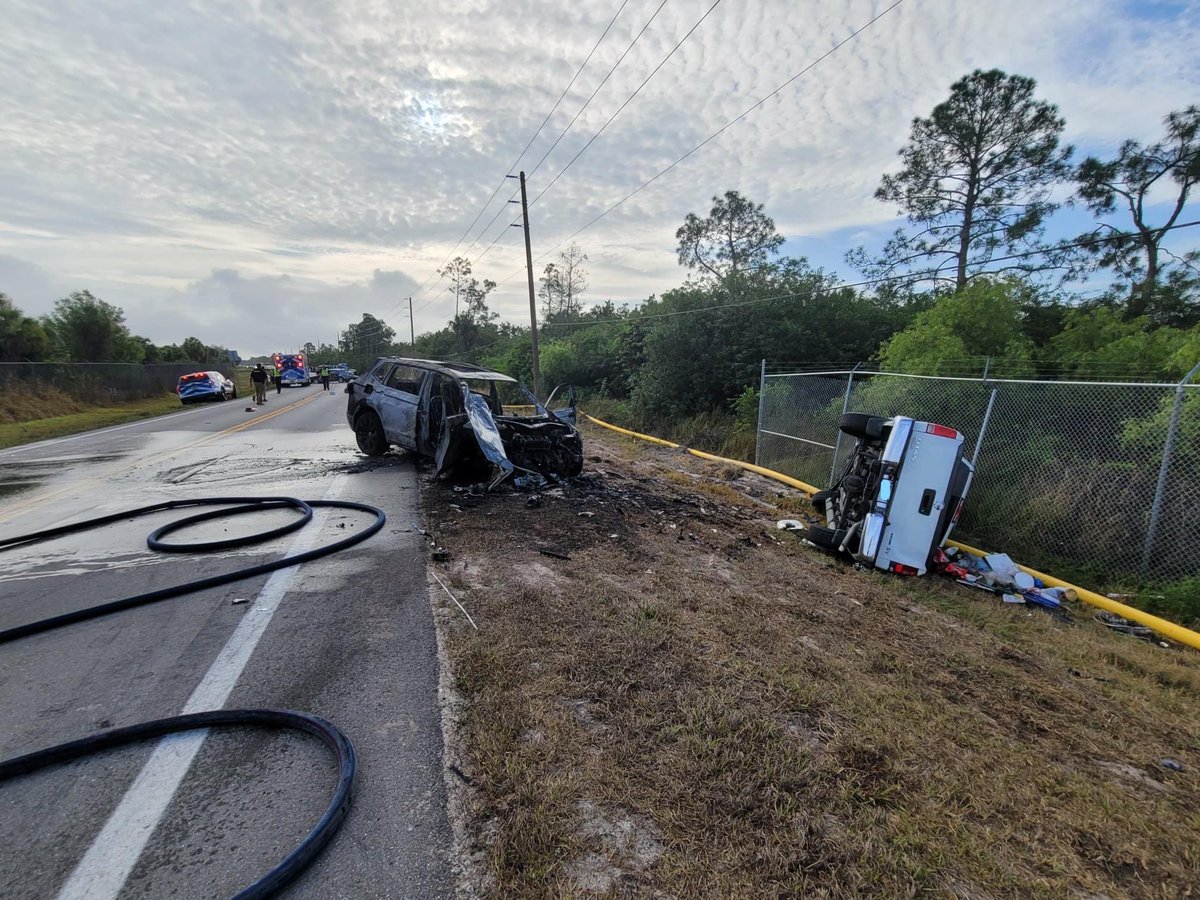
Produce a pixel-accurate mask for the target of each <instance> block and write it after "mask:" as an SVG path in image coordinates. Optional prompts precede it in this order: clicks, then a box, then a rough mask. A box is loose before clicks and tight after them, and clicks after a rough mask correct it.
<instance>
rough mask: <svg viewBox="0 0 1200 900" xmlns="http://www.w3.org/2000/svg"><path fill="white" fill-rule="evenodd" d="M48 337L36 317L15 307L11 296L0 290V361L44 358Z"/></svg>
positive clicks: (30, 360)
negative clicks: (33, 317) (31, 316)
mask: <svg viewBox="0 0 1200 900" xmlns="http://www.w3.org/2000/svg"><path fill="white" fill-rule="evenodd" d="M49 350H50V339H49V338H48V337H47V335H46V331H45V329H44V328H42V326H41V325H40V324H38V321H37V319H32V318H30V317H29V316H27V315H25V314H24V313H22V312H21V311H20V310H19V309H17V307H16V305H15V304H14V303H13V302H12V298H11V297H9V296H8V295H7V294H5V293H2V292H0V362H22V361H29V362H36V361H38V360H42V359H45V358H46V354H47V353H48V352H49Z"/></svg>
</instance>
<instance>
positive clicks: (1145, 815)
mask: <svg viewBox="0 0 1200 900" xmlns="http://www.w3.org/2000/svg"><path fill="white" fill-rule="evenodd" d="M585 442H586V444H585V445H586V448H587V453H588V461H587V463H586V464H585V470H584V476H583V477H582V478H581V479H577V480H576V482H575V483H574V484H573V485H570V486H567V487H566V488H565V489H557V488H556V489H554V490H550V491H545V492H543V493H542V495H541V497H540V499H539V501H538V502H536V503H533V504H530V503H529V502H528V495H523V494H517V493H507V494H503V493H502V494H495V495H487V496H485V497H483V498H482V499H477V498H475V497H474V496H473V495H472V494H470V493H468V492H465V491H457V492H456V491H453V490H452V489H451V487H450V486H449V485H447V484H445V483H440V482H429V483H427V485H426V487H425V489H424V503H423V505H424V507H425V510H426V515H427V521H426V523H425V524H426V528H427V529H428V531H429V533H430V540H431V542H433V544H434V545H440V546H442V547H444V548H445V550H447V551H448V553H449V561H448V562H444V563H431V569H432V570H433V571H434V572H435V573H437V574H438V576H439V577H440V578H441V579H442V581H443V582H445V583H446V584H447V585H448V586H449V588H450V589H451V590H452V591H453V592H454V594H455V596H456V597H457V598H458V599H459V600H460V601H461V602H462V604H463V605H464V606H465V607H466V609H467V610H468V611H469V612H470V614H471V616H472V617H473V618H474V620H475V622H476V623H477V625H478V630H476V629H475V628H473V627H471V625H470V624H468V623H467V622H466V620H465V618H464V616H463V615H462V613H461V612H459V610H458V609H457V608H456V607H455V606H454V605H453V604H452V603H451V602H450V601H449V599H448V598H447V597H446V596H445V594H444V593H443V592H442V589H441V588H440V587H439V586H437V585H434V590H435V592H436V594H437V596H438V598H439V599H438V601H437V608H438V618H439V622H440V628H441V631H442V642H443V645H444V647H445V651H446V658H447V660H448V662H449V663H450V671H451V673H452V674H451V675H450V676H449V681H448V684H447V687H448V689H449V690H450V693H449V694H448V699H449V706H448V720H449V721H450V722H451V723H453V724H452V727H451V729H450V731H449V736H448V740H447V752H448V756H449V761H450V763H451V764H452V765H453V768H452V769H451V772H452V773H453V777H452V782H453V785H454V788H453V790H452V809H454V810H456V811H457V812H456V815H455V821H456V822H457V824H458V826H459V828H460V834H461V835H462V848H461V849H462V855H463V857H465V858H468V859H470V860H472V861H473V862H472V865H470V866H469V867H468V871H469V873H470V874H469V876H468V877H469V879H470V880H471V881H472V882H473V884H474V886H475V889H476V890H477V891H478V893H480V894H482V895H485V896H505V897H509V896H520V897H561V896H581V895H597V894H599V895H606V896H644V897H669V896H674V897H695V896H713V897H780V896H789V897H859V896H864V895H870V896H882V897H912V896H918V895H921V896H937V897H971V898H974V897H979V898H987V897H1047V898H1049V897H1091V898H1098V897H1109V898H1118V897H1184V896H1195V895H1196V890H1197V887H1198V886H1200V813H1198V812H1197V809H1198V807H1197V804H1196V797H1197V792H1198V788H1200V654H1197V653H1196V652H1194V651H1192V650H1189V649H1187V648H1180V647H1170V648H1163V647H1161V646H1159V645H1158V644H1156V643H1152V642H1148V641H1141V640H1137V639H1134V638H1130V637H1126V636H1121V635H1115V634H1112V633H1110V632H1108V631H1107V630H1105V629H1104V628H1103V627H1101V626H1100V625H1099V624H1098V623H1096V622H1094V621H1092V616H1091V610H1090V609H1089V608H1087V607H1076V608H1074V609H1073V610H1072V611H1071V612H1072V615H1073V617H1074V621H1073V622H1072V623H1066V622H1063V621H1059V620H1057V619H1054V618H1051V617H1049V616H1048V615H1046V614H1044V613H1043V612H1041V611H1040V610H1036V609H1030V608H1026V607H1014V606H1008V605H1005V604H1003V603H1001V602H999V601H998V600H997V599H996V598H995V597H992V596H990V595H986V594H983V593H981V592H973V591H971V590H970V589H968V588H964V587H960V586H958V585H956V584H954V583H953V582H950V581H949V580H946V579H941V578H938V577H925V578H920V579H901V578H898V577H893V576H887V575H884V574H883V573H879V572H875V571H859V570H856V569H855V568H854V567H853V566H851V565H849V564H847V563H845V562H843V561H841V560H839V559H836V558H834V557H831V556H829V555H826V554H823V553H820V552H818V551H816V550H814V549H813V548H811V547H807V546H805V545H803V544H802V543H801V542H800V541H799V540H798V539H796V537H795V536H794V535H793V534H792V533H788V532H780V531H779V530H777V529H776V527H775V520H776V519H778V518H781V517H783V516H785V515H788V516H794V515H796V514H797V512H799V511H800V510H802V509H803V504H797V503H795V502H794V500H793V497H792V495H791V494H790V493H787V492H781V490H780V486H779V485H776V484H774V483H772V482H768V481H766V480H763V479H759V478H758V477H757V476H753V475H744V474H740V473H739V472H738V471H737V470H733V469H731V468H730V467H727V466H721V465H718V464H710V463H705V462H702V461H700V460H697V459H695V458H693V457H690V456H687V455H682V454H679V453H675V452H672V451H670V450H665V449H662V448H656V447H649V446H648V445H645V444H640V443H639V444H634V443H631V442H627V441H625V440H624V439H621V438H619V437H615V436H612V435H610V434H608V433H602V432H599V431H598V430H597V429H594V428H587V429H585ZM784 510H787V511H786V512H785V511H784ZM545 550H549V551H550V555H547V554H546V553H545V552H543V551H545ZM564 557H565V558H564Z"/></svg>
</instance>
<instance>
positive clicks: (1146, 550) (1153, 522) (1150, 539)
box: [1142, 363, 1200, 575]
mask: <svg viewBox="0 0 1200 900" xmlns="http://www.w3.org/2000/svg"><path fill="white" fill-rule="evenodd" d="M1197 372H1200V363H1196V365H1194V366H1192V370H1191V371H1190V372H1188V373H1187V374H1186V375H1184V376H1183V381H1181V382H1179V384H1178V385H1177V386H1176V387H1175V405H1174V407H1173V408H1172V409H1171V423H1170V424H1169V425H1168V426H1167V439H1166V441H1164V442H1163V458H1162V465H1160V466H1159V467H1158V486H1157V487H1156V488H1155V489H1154V504H1153V505H1152V506H1151V507H1150V526H1149V527H1148V528H1147V529H1146V543H1145V544H1143V545H1142V574H1143V575H1144V574H1146V573H1147V572H1149V571H1150V556H1151V554H1153V553H1154V538H1155V537H1156V536H1157V534H1158V517H1159V514H1160V513H1161V512H1162V502H1163V494H1165V493H1166V492H1167V472H1168V471H1169V470H1170V468H1171V451H1172V450H1173V449H1174V448H1175V432H1176V430H1177V429H1178V428H1179V413H1180V411H1181V410H1182V409H1183V394H1184V390H1183V389H1184V387H1185V386H1186V385H1187V383H1188V382H1189V381H1191V380H1192V379H1193V378H1194V377H1195V375H1196V373H1197Z"/></svg>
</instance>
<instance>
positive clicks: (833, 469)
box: [829, 362, 862, 487]
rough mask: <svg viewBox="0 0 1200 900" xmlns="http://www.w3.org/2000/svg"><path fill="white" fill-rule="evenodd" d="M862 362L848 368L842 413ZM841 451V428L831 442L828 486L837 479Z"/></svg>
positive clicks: (847, 409)
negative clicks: (848, 373) (831, 454)
mask: <svg viewBox="0 0 1200 900" xmlns="http://www.w3.org/2000/svg"><path fill="white" fill-rule="evenodd" d="M861 365H862V363H861V362H859V363H855V364H854V368H853V369H851V370H850V377H848V378H847V379H846V397H845V399H843V400H842V415H843V416H844V415H845V414H846V413H848V412H850V391H851V389H852V388H853V387H854V373H855V372H857V371H858V367H859V366H861ZM841 452H842V429H840V428H839V429H838V430H837V440H835V441H834V442H833V462H832V463H831V464H830V466H829V486H830V487H833V483H834V482H835V481H836V480H837V461H838V454H839V453H841Z"/></svg>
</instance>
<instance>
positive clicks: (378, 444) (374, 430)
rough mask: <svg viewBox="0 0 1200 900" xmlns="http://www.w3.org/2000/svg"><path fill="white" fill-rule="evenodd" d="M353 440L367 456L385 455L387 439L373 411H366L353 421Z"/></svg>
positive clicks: (381, 424)
mask: <svg viewBox="0 0 1200 900" xmlns="http://www.w3.org/2000/svg"><path fill="white" fill-rule="evenodd" d="M354 440H355V443H357V444H358V449H359V450H361V451H362V452H363V453H365V454H366V455H367V456H383V454H385V453H387V449H388V445H387V438H386V437H385V436H384V433H383V423H382V422H380V421H379V416H377V415H376V414H375V413H374V411H372V410H367V411H366V412H361V413H359V414H358V418H357V419H355V420H354Z"/></svg>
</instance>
